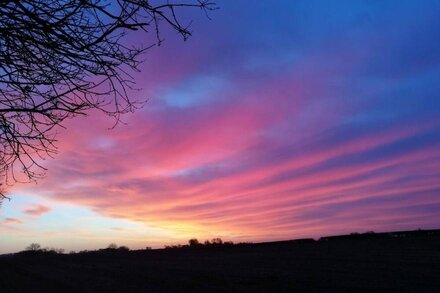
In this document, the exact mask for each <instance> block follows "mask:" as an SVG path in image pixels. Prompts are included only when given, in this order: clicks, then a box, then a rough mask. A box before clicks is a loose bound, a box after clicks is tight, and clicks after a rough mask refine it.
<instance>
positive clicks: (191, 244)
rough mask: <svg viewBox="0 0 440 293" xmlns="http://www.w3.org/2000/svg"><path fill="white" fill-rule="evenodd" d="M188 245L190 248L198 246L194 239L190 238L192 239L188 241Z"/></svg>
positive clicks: (198, 243) (197, 241)
mask: <svg viewBox="0 0 440 293" xmlns="http://www.w3.org/2000/svg"><path fill="white" fill-rule="evenodd" d="M188 245H189V246H190V247H196V246H199V245H200V242H199V240H197V239H196V238H192V239H190V240H188Z"/></svg>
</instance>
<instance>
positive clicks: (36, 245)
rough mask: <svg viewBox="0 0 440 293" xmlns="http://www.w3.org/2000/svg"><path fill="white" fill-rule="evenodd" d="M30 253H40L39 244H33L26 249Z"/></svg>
mask: <svg viewBox="0 0 440 293" xmlns="http://www.w3.org/2000/svg"><path fill="white" fill-rule="evenodd" d="M26 250H28V251H40V250H41V245H40V244H38V243H31V244H30V245H29V246H28V247H26Z"/></svg>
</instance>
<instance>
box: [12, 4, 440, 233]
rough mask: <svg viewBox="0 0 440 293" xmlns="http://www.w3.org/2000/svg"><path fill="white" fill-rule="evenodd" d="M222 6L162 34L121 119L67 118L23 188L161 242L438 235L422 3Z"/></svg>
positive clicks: (428, 29)
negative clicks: (123, 222) (140, 100)
mask: <svg viewBox="0 0 440 293" xmlns="http://www.w3.org/2000/svg"><path fill="white" fill-rule="evenodd" d="M225 2H226V3H225V8H224V9H222V10H221V11H220V12H219V13H220V16H218V18H216V20H215V21H214V22H213V24H212V26H211V27H210V28H209V29H208V28H206V29H205V28H202V29H201V31H200V32H199V35H198V36H197V34H196V36H195V41H194V42H191V40H190V41H189V42H188V43H185V45H184V46H183V45H179V47H178V48H179V54H180V55H179V56H180V57H179V58H177V57H176V54H177V53H176V48H177V47H176V46H177V45H176V44H175V43H173V41H171V42H170V43H168V45H167V44H165V45H164V46H165V47H163V48H164V49H163V50H157V51H156V50H154V51H151V52H150V53H151V55H149V56H151V57H150V59H148V60H147V63H146V64H145V69H144V71H143V72H142V73H140V74H139V76H138V77H137V78H138V80H139V84H140V86H142V87H143V88H144V89H143V90H142V91H141V92H139V93H137V94H138V95H145V96H146V97H151V100H150V102H149V103H148V104H147V105H146V107H145V108H144V109H142V110H141V111H138V112H137V113H136V114H135V115H133V116H129V117H124V119H125V122H127V123H128V125H120V126H119V127H117V128H116V129H114V130H111V131H109V130H108V127H110V126H111V122H109V121H108V120H107V117H103V116H100V115H99V114H96V113H93V114H92V115H91V117H89V118H86V119H82V118H78V119H76V120H73V121H72V122H71V124H70V125H68V131H66V132H64V133H61V134H60V136H59V141H60V154H59V155H58V156H57V158H56V160H54V161H50V163H49V164H48V168H49V172H48V176H47V178H46V179H45V180H44V181H42V182H41V183H40V184H39V185H38V186H36V187H35V186H32V187H30V188H28V189H27V192H32V193H36V194H38V195H40V196H43V197H45V198H46V199H47V198H49V199H51V200H55V201H63V202H64V203H68V204H73V205H80V206H83V207H87V208H89V209H91V210H93V211H96V212H98V213H100V214H104V215H106V216H109V217H116V218H124V219H130V220H133V221H137V222H141V223H144V224H148V225H150V226H151V227H157V228H160V229H163V231H168V232H170V233H171V234H173V237H175V238H176V239H178V238H182V239H183V238H184V237H190V236H197V237H201V238H203V237H206V238H211V237H212V236H223V237H225V238H232V239H243V240H267V239H281V238H290V237H303V236H304V237H305V236H319V235H323V234H332V233H343V232H353V231H360V232H362V231H368V230H377V231H380V230H397V229H413V228H414V229H415V228H431V227H432V228H434V227H437V228H438V219H439V218H440V197H439V196H438V194H439V192H440V183H439V182H440V134H439V133H440V132H439V129H440V120H439V118H438V117H440V104H439V101H440V100H439V99H438V93H439V92H440V80H439V77H440V75H439V74H438V73H439V72H440V59H439V58H438V56H439V54H438V53H437V51H438V50H436V49H438V45H439V43H438V42H435V40H438V36H439V32H440V29H439V28H440V25H436V24H439V18H438V16H437V15H435V13H434V12H433V11H435V9H425V8H422V7H421V6H420V5H416V4H414V3H410V2H405V3H402V5H399V6H398V7H396V5H395V3H392V2H393V1H391V2H387V1H381V2H380V3H379V2H375V3H376V4H374V5H373V4H372V3H373V2H371V3H370V2H368V1H366V2H362V3H360V2H356V4H355V2H347V3H345V5H347V7H346V9H340V7H339V6H338V5H332V4H329V3H327V2H326V1H322V2H320V1H317V2H313V3H312V2H310V1H305V2H301V1H284V2H283V1H277V3H273V2H270V5H271V7H270V9H268V8H267V5H268V4H267V3H269V2H267V1H266V2H265V1H261V2H258V4H257V3H255V4H254V5H253V6H252V9H251V8H250V7H249V5H248V4H247V2H243V3H237V2H239V1H229V2H228V1H225ZM236 3H237V4H236ZM436 3H437V2H435V1H433V2H432V3H431V4H432V5H437V6H436V7H438V3H437V4H436ZM244 5H245V6H246V11H247V13H246V15H243V13H242V11H243V7H244ZM390 6H392V7H393V9H390ZM415 6H417V7H415ZM429 6H430V5H426V7H429ZM428 10H429V11H428ZM261 15H265V17H266V18H268V19H267V20H266V21H261ZM294 16H295V17H294ZM212 30H214V32H215V33H213V32H212ZM213 35H214V36H215V37H213ZM197 38H198V39H197ZM415 39H417V40H418V41H414V40H415ZM159 62H160V63H159ZM198 83H201V84H200V85H199V84H198ZM45 163H47V162H45ZM17 190H18V189H17ZM22 190H24V189H22ZM48 210H49V209H48V207H46V206H35V207H31V208H29V209H27V210H25V213H27V214H30V215H32V214H34V215H41V214H43V213H45V212H47V211H48ZM136 229H138V228H136ZM108 230H111V231H113V232H114V233H116V234H118V235H120V234H123V232H127V231H128V230H127V229H126V230H123V229H119V228H118V227H117V226H112V228H110V229H108ZM161 231H162V230H161ZM127 233H128V232H127ZM124 235H125V234H124ZM156 236H157V235H151V237H153V238H154V237H156ZM160 237H162V236H160ZM160 237H159V236H157V237H156V241H159V242H160V239H159V238H160ZM173 239H174V238H173Z"/></svg>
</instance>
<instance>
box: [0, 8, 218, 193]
mask: <svg viewBox="0 0 440 293" xmlns="http://www.w3.org/2000/svg"><path fill="white" fill-rule="evenodd" d="M191 1H192V2H191ZM153 2H154V3H155V4H154V5H153V4H152V3H153ZM185 8H200V9H201V10H202V11H203V12H204V13H205V14H206V13H207V12H208V11H209V10H213V9H216V6H215V3H213V2H210V1H209V0H188V1H186V2H185V3H183V2H178V3H171V2H170V1H168V0H163V1H160V0H158V1H148V0H113V1H112V0H0V179H1V182H0V184H6V185H10V184H13V183H15V182H17V181H31V180H36V179H38V178H40V177H41V176H44V171H45V170H46V169H45V168H44V166H42V165H41V161H40V160H41V159H44V158H46V157H47V156H49V157H52V156H53V155H54V154H55V153H56V150H57V149H56V145H55V144H54V143H55V141H56V140H55V136H54V135H55V132H54V130H55V129H56V128H57V127H58V126H62V125H61V123H62V122H63V121H64V120H66V119H67V118H72V117H75V116H77V115H85V114H86V113H87V111H88V110H91V109H97V110H99V111H102V112H103V113H105V114H107V115H108V116H110V117H113V118H114V119H115V121H116V123H117V122H118V121H119V119H120V116H121V115H122V114H124V113H127V112H132V111H134V110H135V109H137V108H138V107H139V106H140V105H141V104H142V101H135V100H133V98H131V97H130V94H129V92H130V89H132V88H133V83H134V81H133V77H132V76H131V75H130V72H133V71H136V70H138V66H139V64H140V62H141V61H140V60H139V58H138V57H139V55H141V54H142V53H143V52H145V51H146V50H147V49H148V48H150V47H151V45H150V46H144V45H139V46H137V47H135V46H131V45H127V44H126V42H124V41H123V40H124V37H125V36H126V35H127V33H128V32H129V31H137V32H138V33H139V32H140V33H149V34H150V35H152V36H153V37H154V41H153V42H152V45H160V44H161V42H162V38H161V34H160V30H161V27H162V26H168V27H170V28H171V29H173V30H175V31H176V32H177V33H178V34H180V36H181V37H182V38H183V39H184V40H186V39H187V38H188V37H189V36H190V35H191V31H190V29H189V25H188V24H186V23H185V24H184V23H183V22H182V20H181V18H180V17H179V12H180V11H181V10H182V9H185ZM206 15H207V14H206ZM4 186H5V185H3V187H4ZM4 196H5V195H4V192H2V191H0V198H1V197H4Z"/></svg>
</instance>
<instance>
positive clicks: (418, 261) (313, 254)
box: [0, 233, 440, 292]
mask: <svg viewBox="0 0 440 293" xmlns="http://www.w3.org/2000/svg"><path fill="white" fill-rule="evenodd" d="M0 276H1V278H0V292H304V291H307V292H310V291H312V292H314V291H315V292H316V291H318V292H440V235H439V233H437V234H434V235H417V236H414V235H409V236H406V237H371V238H368V237H364V238H355V237H340V238H338V237H336V238H331V239H326V240H321V241H315V242H304V243H301V242H294V241H291V242H289V241H287V242H274V243H265V244H249V245H236V246H230V247H206V248H181V249H160V250H138V251H129V252H123V251H122V252H117V251H114V252H108V251H107V252H94V253H83V254H16V255H10V256H2V257H1V258H0Z"/></svg>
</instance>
